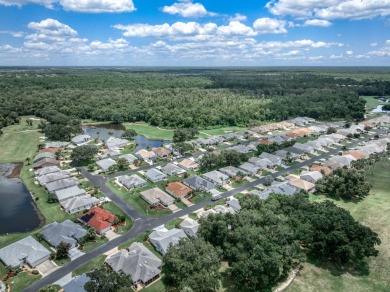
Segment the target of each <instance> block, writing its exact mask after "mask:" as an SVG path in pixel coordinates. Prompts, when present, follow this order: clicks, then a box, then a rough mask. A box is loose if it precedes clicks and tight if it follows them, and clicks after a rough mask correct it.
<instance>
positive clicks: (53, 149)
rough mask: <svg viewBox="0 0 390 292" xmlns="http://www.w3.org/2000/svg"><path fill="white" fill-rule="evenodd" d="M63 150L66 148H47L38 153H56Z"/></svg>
mask: <svg viewBox="0 0 390 292" xmlns="http://www.w3.org/2000/svg"><path fill="white" fill-rule="evenodd" d="M62 150H64V148H46V149H41V150H39V152H38V153H45V152H50V153H53V154H55V153H56V152H57V151H62Z"/></svg>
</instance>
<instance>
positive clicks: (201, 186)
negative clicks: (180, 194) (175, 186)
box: [183, 176, 214, 191]
mask: <svg viewBox="0 0 390 292" xmlns="http://www.w3.org/2000/svg"><path fill="white" fill-rule="evenodd" d="M183 183H184V184H185V185H186V186H188V187H190V188H191V189H193V190H205V191H208V190H211V189H212V188H214V184H213V183H211V182H209V181H208V180H206V179H204V178H201V177H200V176H192V177H188V178H186V179H185V180H183Z"/></svg>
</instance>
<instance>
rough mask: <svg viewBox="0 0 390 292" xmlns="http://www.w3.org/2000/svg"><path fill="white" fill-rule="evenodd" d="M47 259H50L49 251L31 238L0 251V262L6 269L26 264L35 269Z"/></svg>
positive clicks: (28, 237)
mask: <svg viewBox="0 0 390 292" xmlns="http://www.w3.org/2000/svg"><path fill="white" fill-rule="evenodd" d="M48 259H50V251H48V250H47V249H46V248H45V247H44V246H43V245H42V244H40V243H39V242H38V241H37V240H36V239H35V238H34V237H32V236H27V237H25V238H23V239H21V240H19V241H17V242H14V243H12V244H10V245H8V246H6V247H4V248H2V249H0V260H1V262H2V263H3V264H4V266H8V267H13V268H17V267H22V266H23V265H24V264H27V265H29V266H30V267H31V268H35V267H36V266H37V265H39V264H41V263H43V262H44V261H47V260H48Z"/></svg>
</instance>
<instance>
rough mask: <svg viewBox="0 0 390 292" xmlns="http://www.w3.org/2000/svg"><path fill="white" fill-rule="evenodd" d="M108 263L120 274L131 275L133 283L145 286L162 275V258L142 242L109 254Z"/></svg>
mask: <svg viewBox="0 0 390 292" xmlns="http://www.w3.org/2000/svg"><path fill="white" fill-rule="evenodd" d="M106 263H107V264H108V265H109V266H110V267H111V269H112V270H113V271H115V272H117V273H119V274H123V275H127V276H130V279H131V282H132V283H133V285H141V286H143V287H145V286H147V285H149V284H150V283H152V282H153V281H155V280H156V279H158V278H159V277H160V273H161V266H162V260H160V259H159V258H158V257H157V256H156V255H154V254H153V253H152V252H151V251H150V250H149V249H147V248H146V247H145V246H144V245H143V244H142V243H140V242H133V243H132V244H131V245H130V247H129V248H127V249H122V250H120V251H118V252H117V253H114V254H113V255H111V256H109V257H108V258H107V259H106Z"/></svg>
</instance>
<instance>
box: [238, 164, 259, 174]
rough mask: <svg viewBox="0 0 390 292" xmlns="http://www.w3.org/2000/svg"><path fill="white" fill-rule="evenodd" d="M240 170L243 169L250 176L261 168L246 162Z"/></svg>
mask: <svg viewBox="0 0 390 292" xmlns="http://www.w3.org/2000/svg"><path fill="white" fill-rule="evenodd" d="M238 168H240V169H242V170H244V171H245V172H247V173H250V174H256V173H257V172H258V171H259V170H260V167H258V166H256V165H254V164H252V163H249V162H244V163H243V164H241V165H240V166H239V167H238Z"/></svg>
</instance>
